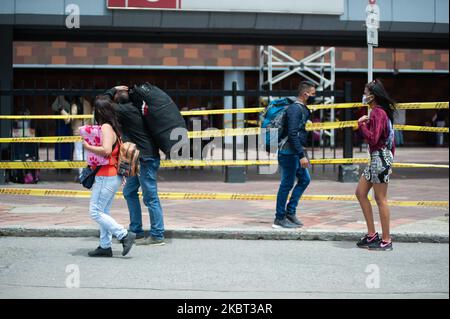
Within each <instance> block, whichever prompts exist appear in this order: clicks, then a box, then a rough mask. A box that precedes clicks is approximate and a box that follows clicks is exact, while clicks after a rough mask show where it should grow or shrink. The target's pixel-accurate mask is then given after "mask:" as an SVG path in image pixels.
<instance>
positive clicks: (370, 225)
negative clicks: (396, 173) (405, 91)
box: [356, 80, 396, 250]
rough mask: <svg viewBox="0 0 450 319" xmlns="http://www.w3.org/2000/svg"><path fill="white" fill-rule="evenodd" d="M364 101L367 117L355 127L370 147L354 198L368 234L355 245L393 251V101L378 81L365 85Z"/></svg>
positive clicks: (360, 120) (394, 110) (362, 118)
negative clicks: (372, 198)
mask: <svg viewBox="0 0 450 319" xmlns="http://www.w3.org/2000/svg"><path fill="white" fill-rule="evenodd" d="M363 100H365V101H363V103H364V104H368V105H369V107H370V109H371V112H370V117H369V116H367V115H364V116H362V117H361V118H360V119H359V120H358V127H359V130H360V132H361V134H362V136H363V137H364V139H365V140H366V141H367V143H368V144H369V152H370V163H369V165H368V166H367V167H366V169H365V170H364V173H363V175H362V176H361V178H360V180H359V183H358V187H357V189H356V197H357V198H358V201H359V204H360V205H361V209H362V211H363V214H364V218H365V219H366V224H367V230H368V232H367V234H366V235H365V236H364V237H363V238H361V240H360V241H358V243H357V244H356V245H357V246H358V247H360V248H368V249H370V250H392V240H391V235H390V230H389V222H390V212H389V206H388V201H387V190H388V184H389V177H390V175H391V174H392V169H391V167H392V163H393V161H394V154H395V143H394V130H393V119H394V113H395V112H396V108H395V102H394V101H393V100H392V99H391V98H390V97H389V95H388V94H387V92H386V90H385V89H384V87H383V84H382V83H381V82H380V81H378V80H375V81H372V82H370V83H369V84H367V85H366V87H365V89H364V97H363ZM372 187H373V189H374V191H375V200H376V202H377V206H378V209H379V212H380V220H381V229H382V232H383V233H382V237H381V238H380V236H379V235H378V233H377V232H376V230H375V224H374V220H373V212H372V205H371V203H370V201H369V199H368V198H367V195H368V194H369V191H370V189H371V188H372Z"/></svg>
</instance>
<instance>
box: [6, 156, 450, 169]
mask: <svg viewBox="0 0 450 319" xmlns="http://www.w3.org/2000/svg"><path fill="white" fill-rule="evenodd" d="M310 163H311V165H334V164H367V163H368V159H367V158H336V159H333V158H331V159H313V160H311V161H310ZM267 165H278V161H277V160H237V161H233V160H222V161H221V160H186V161H183V160H170V161H167V160H166V161H161V167H165V168H173V167H213V166H267ZM85 166H86V162H84V161H72V162H69V161H67V162H53V161H52V162H46V161H38V162H27V161H14V162H0V169H67V168H73V169H74V168H82V167H85ZM393 167H395V168H449V165H436V164H414V163H394V165H393Z"/></svg>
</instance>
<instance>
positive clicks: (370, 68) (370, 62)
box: [367, 44, 373, 83]
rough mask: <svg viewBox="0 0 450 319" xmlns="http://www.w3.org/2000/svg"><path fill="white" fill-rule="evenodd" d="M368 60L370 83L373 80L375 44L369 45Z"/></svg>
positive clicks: (368, 80)
mask: <svg viewBox="0 0 450 319" xmlns="http://www.w3.org/2000/svg"><path fill="white" fill-rule="evenodd" d="M367 60H368V67H367V71H368V72H367V83H370V82H372V81H373V45H371V44H369V45H368V54H367Z"/></svg>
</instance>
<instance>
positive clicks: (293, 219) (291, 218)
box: [286, 214, 303, 227]
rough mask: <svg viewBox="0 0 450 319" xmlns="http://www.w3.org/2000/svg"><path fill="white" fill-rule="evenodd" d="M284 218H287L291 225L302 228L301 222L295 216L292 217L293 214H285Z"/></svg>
mask: <svg viewBox="0 0 450 319" xmlns="http://www.w3.org/2000/svg"><path fill="white" fill-rule="evenodd" d="M286 218H287V220H288V221H290V222H291V223H292V224H295V225H297V226H299V227H302V226H303V223H302V221H301V220H300V219H298V218H297V216H296V215H294V214H286Z"/></svg>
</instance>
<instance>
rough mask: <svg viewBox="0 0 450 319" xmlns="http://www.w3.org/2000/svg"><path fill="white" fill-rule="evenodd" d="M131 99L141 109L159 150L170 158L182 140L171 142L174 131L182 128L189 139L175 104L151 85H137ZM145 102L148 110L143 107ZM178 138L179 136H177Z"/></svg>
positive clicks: (131, 93) (132, 90)
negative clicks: (174, 147)
mask: <svg viewBox="0 0 450 319" xmlns="http://www.w3.org/2000/svg"><path fill="white" fill-rule="evenodd" d="M130 99H131V101H132V102H133V104H134V105H135V106H136V107H139V108H140V109H141V112H142V114H143V118H144V120H145V124H146V126H147V128H148V130H149V132H150V134H151V136H152V138H153V139H154V142H155V144H156V145H157V146H158V148H159V149H160V150H161V151H163V152H164V154H166V156H167V157H168V158H170V151H171V149H172V147H173V146H174V145H175V144H176V143H178V142H179V141H180V140H181V137H180V136H178V139H176V140H171V139H170V134H171V132H172V131H173V130H174V129H177V128H181V129H184V130H182V131H183V132H184V135H183V137H184V138H185V139H187V136H186V134H187V131H186V123H185V121H184V119H183V116H182V115H181V113H180V110H179V109H178V106H177V105H176V104H175V102H174V101H173V100H172V99H171V98H170V96H168V95H167V94H166V93H165V92H164V91H162V90H161V89H159V88H158V87H156V86H154V85H151V84H149V83H144V84H141V85H135V86H134V87H133V88H132V89H131V90H130ZM143 102H145V103H146V104H147V108H146V109H145V106H144V107H143ZM176 137H177V136H176Z"/></svg>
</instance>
